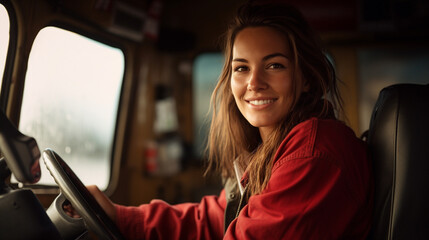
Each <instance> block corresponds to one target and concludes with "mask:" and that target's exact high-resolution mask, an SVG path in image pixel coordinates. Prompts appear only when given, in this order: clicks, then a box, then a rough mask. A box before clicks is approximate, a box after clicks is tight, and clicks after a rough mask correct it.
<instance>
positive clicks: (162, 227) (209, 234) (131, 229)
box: [116, 190, 226, 239]
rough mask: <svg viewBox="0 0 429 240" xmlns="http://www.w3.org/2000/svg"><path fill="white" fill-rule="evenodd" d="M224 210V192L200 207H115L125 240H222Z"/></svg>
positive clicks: (153, 204) (161, 204)
mask: <svg viewBox="0 0 429 240" xmlns="http://www.w3.org/2000/svg"><path fill="white" fill-rule="evenodd" d="M225 206H226V198H225V191H224V190H223V191H222V192H221V194H220V195H219V196H205V197H203V198H202V200H201V202H200V203H183V204H177V205H169V204H168V203H166V202H164V201H161V200H153V201H151V202H150V203H149V204H143V205H140V206H138V207H127V206H122V205H116V224H117V226H118V227H119V229H120V230H121V232H122V233H123V235H124V236H125V238H126V239H222V236H223V221H224V219H223V215H224V210H225Z"/></svg>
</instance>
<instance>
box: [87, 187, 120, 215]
mask: <svg viewBox="0 0 429 240" xmlns="http://www.w3.org/2000/svg"><path fill="white" fill-rule="evenodd" d="M86 188H87V189H88V191H89V192H90V193H91V194H92V196H93V197H94V198H95V200H97V202H98V204H100V206H101V208H103V210H104V212H106V214H107V216H109V218H110V219H112V221H113V222H115V220H116V208H115V205H113V202H112V201H111V200H110V199H109V198H108V197H107V196H106V195H105V194H104V193H103V192H102V191H101V190H100V189H99V188H98V187H97V186H96V185H90V186H86Z"/></svg>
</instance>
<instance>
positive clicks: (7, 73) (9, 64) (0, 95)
mask: <svg viewBox="0 0 429 240" xmlns="http://www.w3.org/2000/svg"><path fill="white" fill-rule="evenodd" d="M0 3H1V4H2V5H3V6H4V8H5V9H6V11H7V13H8V15H9V46H8V49H7V54H6V61H5V65H4V72H3V76H2V82H1V92H0V108H1V109H3V111H5V110H6V107H7V103H8V98H9V94H10V86H11V83H12V74H13V68H14V62H15V57H16V46H17V39H18V23H17V16H16V12H15V9H14V6H13V4H12V2H11V1H10V0H1V1H0Z"/></svg>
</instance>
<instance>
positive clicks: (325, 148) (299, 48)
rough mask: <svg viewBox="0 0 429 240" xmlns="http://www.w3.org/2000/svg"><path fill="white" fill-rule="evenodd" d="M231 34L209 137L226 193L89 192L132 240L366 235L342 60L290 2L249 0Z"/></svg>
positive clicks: (359, 152) (360, 154)
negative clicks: (338, 67) (113, 195)
mask: <svg viewBox="0 0 429 240" xmlns="http://www.w3.org/2000/svg"><path fill="white" fill-rule="evenodd" d="M225 39H226V42H225V60H226V61H225V66H224V68H223V72H222V75H221V77H220V79H219V82H218V84H217V87H216V89H215V91H214V93H213V97H212V105H213V119H212V125H211V129H210V135H209V144H208V151H209V168H210V169H211V170H218V171H219V172H220V174H221V175H222V177H223V178H224V179H225V189H224V190H223V191H222V192H221V194H220V195H219V196H206V197H204V198H203V199H202V201H201V202H200V203H185V204H179V205H174V206H171V205H168V204H167V203H165V202H163V201H160V200H154V201H152V202H151V203H150V204H144V205H141V206H139V207H125V206H119V205H113V204H112V203H111V202H110V201H109V200H108V199H107V198H106V197H105V196H104V195H102V194H100V192H99V191H98V190H97V189H94V188H90V190H91V192H93V194H94V195H95V196H96V198H97V199H98V201H99V202H100V203H101V204H102V205H103V208H104V209H105V210H106V212H107V213H108V214H109V216H110V217H111V218H112V219H114V220H115V221H116V223H117V225H118V226H119V228H120V229H121V231H122V232H123V233H124V235H125V236H126V237H128V238H130V239H222V238H223V239H264V238H265V239H267V238H269V239H365V237H366V235H367V233H368V231H369V227H370V216H371V208H372V205H371V202H372V194H371V189H372V185H371V182H370V173H369V163H368V159H367V154H366V147H365V145H364V143H363V142H362V141H360V140H359V139H358V138H356V136H355V135H354V133H353V131H352V130H351V129H349V128H348V127H347V126H345V125H344V124H343V123H342V122H340V121H338V120H336V118H335V114H334V112H337V113H340V112H341V98H340V96H339V93H338V89H337V85H336V84H337V80H336V77H335V73H334V69H333V67H332V65H331V64H330V62H329V61H328V60H327V58H326V57H325V55H324V53H323V52H322V50H321V47H320V45H319V42H318V40H317V38H315V37H314V35H313V33H312V32H311V30H310V28H309V26H308V25H307V23H306V22H305V21H304V20H303V18H302V16H301V15H300V14H299V13H298V12H297V11H296V10H294V9H293V8H290V7H287V6H281V5H254V6H253V5H250V4H247V5H245V6H243V7H242V8H240V9H239V11H238V13H237V16H236V18H235V19H234V21H233V22H232V24H231V25H230V28H229V30H228V32H227V34H226V35H225ZM328 99H329V101H328Z"/></svg>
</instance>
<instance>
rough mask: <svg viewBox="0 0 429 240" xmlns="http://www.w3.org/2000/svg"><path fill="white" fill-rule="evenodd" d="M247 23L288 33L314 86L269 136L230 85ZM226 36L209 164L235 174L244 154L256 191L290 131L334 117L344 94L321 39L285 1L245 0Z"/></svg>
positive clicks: (296, 60)
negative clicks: (253, 0) (260, 0)
mask: <svg viewBox="0 0 429 240" xmlns="http://www.w3.org/2000/svg"><path fill="white" fill-rule="evenodd" d="M247 27H271V28H274V29H276V30H277V31H279V32H280V33H282V34H284V35H285V36H286V38H287V41H288V42H287V45H288V46H290V53H291V55H292V57H293V59H292V63H293V68H294V72H295V73H297V72H298V71H299V70H300V71H301V72H302V76H303V79H304V81H305V82H306V84H308V86H309V91H308V92H305V93H302V94H301V95H300V96H297V98H296V99H297V100H296V101H295V102H294V103H293V104H292V106H291V110H290V112H289V114H288V115H287V116H285V118H284V119H283V120H282V121H280V122H279V123H278V125H277V126H276V130H275V131H273V133H272V134H271V135H270V137H269V139H268V140H267V141H265V142H262V139H261V137H260V135H259V130H258V128H256V127H253V126H252V125H250V124H249V122H248V121H247V120H246V119H245V118H244V117H243V115H242V114H241V113H240V111H239V109H238V107H237V105H236V103H235V100H234V97H233V94H232V91H231V87H230V81H231V72H232V67H231V62H232V57H233V56H232V49H233V45H234V40H235V37H236V36H237V34H238V33H239V32H240V31H241V30H243V29H244V28H247ZM223 39H224V56H225V64H224V67H223V70H222V74H221V75H220V77H219V80H218V83H217V85H216V88H215V90H214V92H213V95H212V98H211V110H212V121H211V126H210V131H209V138H208V145H207V151H208V158H209V159H208V160H209V162H208V170H217V171H218V172H220V174H221V175H222V177H224V178H231V177H234V176H235V173H234V167H233V162H234V160H235V159H239V164H240V165H241V167H242V168H243V169H247V171H248V174H249V180H248V183H247V189H248V193H249V196H251V195H254V194H258V193H260V192H261V191H262V190H263V189H264V188H265V187H266V185H267V183H268V181H269V179H270V176H271V169H272V165H273V157H274V154H275V153H276V151H277V149H278V147H279V145H280V143H281V142H282V140H283V139H284V138H285V137H286V135H287V134H288V133H289V131H290V130H291V129H292V128H293V127H294V126H295V125H297V124H298V123H300V122H303V121H305V120H307V119H309V118H310V117H313V116H315V117H318V118H333V117H334V114H333V112H334V111H336V112H337V113H342V100H341V97H340V94H339V91H338V88H337V78H336V75H335V71H334V68H333V66H332V64H331V62H330V61H329V60H328V58H327V57H326V55H325V53H324V51H323V48H322V46H321V44H320V43H321V41H320V39H319V38H318V36H317V35H316V34H314V32H313V31H312V30H311V28H310V27H309V25H308V23H307V22H306V21H305V20H304V18H303V16H302V15H301V13H300V12H299V11H298V10H297V9H295V8H293V7H291V6H289V5H284V4H264V5H256V4H245V5H243V6H242V7H240V8H239V9H238V11H237V14H236V16H235V18H234V19H233V21H232V22H231V24H230V25H229V28H228V30H227V31H226V33H225V34H224V36H223ZM294 81H296V79H295V80H294ZM294 85H295V86H296V84H294ZM328 99H329V100H328Z"/></svg>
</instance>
